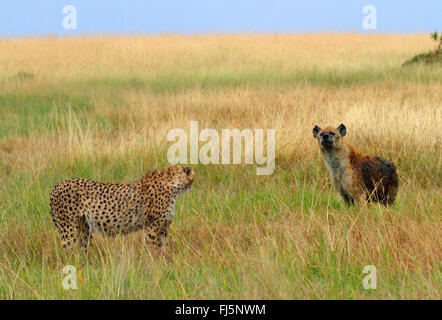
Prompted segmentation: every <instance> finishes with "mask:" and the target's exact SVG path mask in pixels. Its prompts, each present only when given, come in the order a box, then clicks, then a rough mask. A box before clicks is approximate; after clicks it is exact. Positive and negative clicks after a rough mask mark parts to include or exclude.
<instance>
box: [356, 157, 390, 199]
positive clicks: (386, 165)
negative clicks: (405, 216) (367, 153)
mask: <svg viewBox="0 0 442 320" xmlns="http://www.w3.org/2000/svg"><path fill="white" fill-rule="evenodd" d="M361 178H362V180H363V182H364V186H365V188H366V189H367V191H368V192H369V200H371V201H374V202H381V203H383V204H385V205H387V204H392V203H393V202H394V200H395V199H396V195H397V192H398V188H399V178H398V175H397V172H396V167H395V166H394V164H393V163H392V162H390V161H388V160H386V159H384V158H380V157H369V158H367V159H364V161H362V163H361Z"/></svg>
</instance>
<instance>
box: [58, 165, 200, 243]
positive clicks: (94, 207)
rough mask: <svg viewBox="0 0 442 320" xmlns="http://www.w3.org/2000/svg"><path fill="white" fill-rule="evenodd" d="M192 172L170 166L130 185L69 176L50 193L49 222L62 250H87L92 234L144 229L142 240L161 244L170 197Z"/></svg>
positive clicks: (190, 180) (180, 189) (172, 198)
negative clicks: (79, 248)
mask: <svg viewBox="0 0 442 320" xmlns="http://www.w3.org/2000/svg"><path fill="white" fill-rule="evenodd" d="M193 179H194V171H193V170H192V169H191V168H189V167H182V166H170V167H167V168H165V169H161V170H156V171H153V172H150V173H148V174H146V175H145V176H144V177H143V178H141V179H140V180H138V181H135V182H133V183H131V184H108V183H100V182H95V181H92V180H88V179H70V180H65V181H62V182H60V183H59V184H57V185H56V186H55V187H54V189H53V190H52V192H51V198H50V203H51V215H52V221H53V222H54V224H55V226H56V227H57V229H58V232H59V233H60V236H61V244H62V246H63V248H64V249H70V248H72V247H73V245H74V244H76V243H78V244H79V245H80V247H81V248H84V249H87V248H88V246H89V243H90V241H91V239H92V234H93V233H95V232H99V233H101V234H104V235H108V236H114V235H117V234H128V233H130V232H135V231H137V230H140V229H144V232H145V234H146V236H147V237H146V240H147V243H150V244H152V245H153V246H154V248H157V249H159V248H161V247H162V246H163V244H164V241H165V239H166V237H167V233H168V230H169V227H170V224H171V223H172V220H173V218H174V215H175V201H176V198H177V197H178V196H179V195H181V194H183V193H184V192H186V191H187V190H188V189H190V187H191V186H192V183H193Z"/></svg>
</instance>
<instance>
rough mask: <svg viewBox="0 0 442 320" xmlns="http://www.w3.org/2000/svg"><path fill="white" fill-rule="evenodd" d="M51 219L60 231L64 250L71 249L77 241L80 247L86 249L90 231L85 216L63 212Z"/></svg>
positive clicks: (90, 237)
mask: <svg viewBox="0 0 442 320" xmlns="http://www.w3.org/2000/svg"><path fill="white" fill-rule="evenodd" d="M53 221H54V224H55V226H56V227H57V230H58V232H59V233H60V238H61V246H62V247H63V249H64V250H71V249H72V248H73V247H74V245H75V244H76V243H77V242H78V244H79V245H80V248H82V249H86V250H87V248H88V246H89V243H90V241H91V239H92V232H91V230H90V228H89V225H88V223H87V221H86V219H85V217H83V216H73V215H66V214H63V215H62V217H60V216H58V217H53Z"/></svg>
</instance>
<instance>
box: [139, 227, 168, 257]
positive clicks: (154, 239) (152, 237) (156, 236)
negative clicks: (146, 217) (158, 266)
mask: <svg viewBox="0 0 442 320" xmlns="http://www.w3.org/2000/svg"><path fill="white" fill-rule="evenodd" d="M169 227H170V222H168V221H164V222H162V223H160V221H157V224H153V225H150V226H147V227H146V228H145V234H146V242H147V244H149V245H152V246H153V247H154V248H155V250H156V251H160V252H164V247H165V246H164V244H165V242H166V238H167V235H168V233H169Z"/></svg>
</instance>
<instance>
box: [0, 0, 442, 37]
mask: <svg viewBox="0 0 442 320" xmlns="http://www.w3.org/2000/svg"><path fill="white" fill-rule="evenodd" d="M65 5H73V6H75V7H76V10H77V29H76V30H65V29H64V28H63V25H62V21H63V19H64V16H65V14H63V12H62V10H63V7H64V6H65ZM365 5H374V6H375V8H376V30H364V28H363V27H362V21H363V19H364V16H366V15H365V14H364V13H363V11H362V9H363V7H364V6H365ZM435 29H438V30H439V31H442V1H441V0H421V1H418V0H400V1H399V0H376V1H372V0H365V1H361V0H291V1H290V0H273V1H271V0H268V1H262V0H218V1H214V0H156V1H149V0H147V1H146V0H145V1H142V0H70V1H66V0H41V1H36V0H15V1H9V0H8V1H6V0H4V1H1V3H0V36H1V37H18V36H41V35H54V34H57V35H60V36H63V35H84V34H103V33H106V34H107V33H119V34H131V33H138V34H140V33H141V34H157V33H184V34H194V33H196V34H200V33H232V32H233V33H237V32H253V33H262V32H285V33H287V32H320V31H331V32H342V31H350V32H363V33H366V32H389V33H415V32H430V31H433V30H435Z"/></svg>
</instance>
